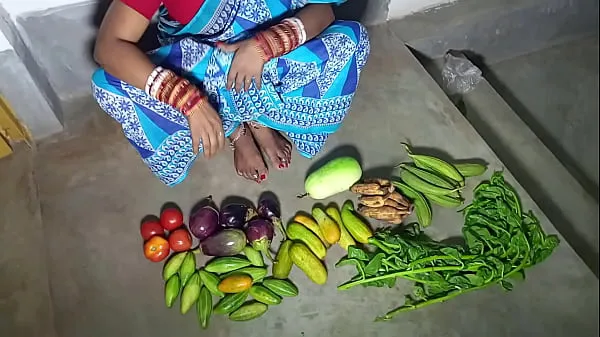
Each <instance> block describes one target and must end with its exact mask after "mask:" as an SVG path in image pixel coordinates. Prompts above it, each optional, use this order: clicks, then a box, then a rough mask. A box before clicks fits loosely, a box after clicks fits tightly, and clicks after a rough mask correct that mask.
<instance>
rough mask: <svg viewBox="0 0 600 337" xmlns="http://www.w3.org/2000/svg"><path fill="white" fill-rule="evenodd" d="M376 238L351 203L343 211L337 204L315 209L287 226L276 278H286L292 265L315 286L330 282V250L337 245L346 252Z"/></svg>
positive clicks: (278, 254)
mask: <svg viewBox="0 0 600 337" xmlns="http://www.w3.org/2000/svg"><path fill="white" fill-rule="evenodd" d="M372 235H373V233H372V230H371V228H370V227H369V225H368V224H367V223H365V222H364V221H362V219H360V218H359V217H358V216H357V215H356V214H355V213H354V206H353V205H352V202H351V201H349V200H348V201H346V202H345V203H344V205H343V206H342V209H341V211H340V209H339V208H338V206H337V205H336V204H334V203H331V204H329V205H328V206H327V207H323V206H321V205H315V206H314V207H313V208H312V211H311V214H310V215H308V214H305V213H302V212H299V213H297V214H296V215H295V216H294V218H293V220H292V221H291V222H290V223H289V224H288V226H287V240H284V241H283V242H282V243H281V246H280V248H279V251H278V252H277V256H276V258H275V262H274V264H273V275H274V276H275V277H280V278H286V277H287V276H288V275H289V273H290V271H291V270H292V267H293V265H296V266H297V267H298V268H300V269H301V270H302V271H303V272H304V273H305V274H306V275H307V276H308V278H309V279H310V280H311V281H312V282H314V283H316V284H320V285H321V284H325V283H326V282H327V276H328V275H327V270H326V269H325V266H324V264H323V260H324V259H325V256H326V255H327V249H328V248H329V247H331V246H332V245H334V244H338V245H340V246H341V247H342V248H344V249H348V247H352V246H354V245H355V244H356V241H358V242H361V243H367V242H368V240H369V238H370V237H371V236H372Z"/></svg>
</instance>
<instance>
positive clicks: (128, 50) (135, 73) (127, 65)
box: [94, 39, 155, 90]
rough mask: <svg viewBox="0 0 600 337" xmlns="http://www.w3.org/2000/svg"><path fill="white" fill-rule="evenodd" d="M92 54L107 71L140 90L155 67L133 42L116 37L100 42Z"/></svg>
mask: <svg viewBox="0 0 600 337" xmlns="http://www.w3.org/2000/svg"><path fill="white" fill-rule="evenodd" d="M94 56H95V59H96V62H98V63H99V64H100V66H101V67H102V68H104V70H106V71H107V72H108V73H110V74H111V75H113V76H115V77H117V78H119V79H120V80H122V81H124V82H127V83H128V84H131V85H133V86H134V87H136V88H139V89H142V90H143V89H144V87H145V85H146V81H147V79H148V76H149V75H150V73H151V72H152V70H153V69H154V67H155V65H154V64H153V63H152V62H151V61H150V60H149V59H148V56H146V54H144V53H143V52H142V51H141V50H140V49H139V48H138V47H137V46H136V45H135V44H133V43H131V42H127V41H123V40H118V39H114V40H113V41H106V42H104V43H100V44H99V45H98V47H97V48H96V52H95V55H94Z"/></svg>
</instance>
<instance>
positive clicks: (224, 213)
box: [219, 203, 256, 229]
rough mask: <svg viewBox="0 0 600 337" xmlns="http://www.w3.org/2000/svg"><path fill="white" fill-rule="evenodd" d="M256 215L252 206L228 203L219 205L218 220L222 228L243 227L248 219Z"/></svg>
mask: <svg viewBox="0 0 600 337" xmlns="http://www.w3.org/2000/svg"><path fill="white" fill-rule="evenodd" d="M255 216H256V210H255V209H254V207H251V206H246V205H244V204H235V203H234V204H228V205H225V206H223V207H221V212H220V214H219V220H220V224H221V227H223V228H239V229H241V228H243V227H244V224H246V223H247V222H248V221H250V219H252V218H254V217H255Z"/></svg>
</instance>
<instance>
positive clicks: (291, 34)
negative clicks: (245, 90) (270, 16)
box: [254, 17, 306, 62]
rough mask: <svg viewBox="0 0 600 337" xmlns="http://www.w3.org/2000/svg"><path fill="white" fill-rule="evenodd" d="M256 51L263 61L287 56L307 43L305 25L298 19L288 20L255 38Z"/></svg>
mask: <svg viewBox="0 0 600 337" xmlns="http://www.w3.org/2000/svg"><path fill="white" fill-rule="evenodd" d="M254 41H255V43H256V46H257V47H256V49H257V50H258V51H259V53H260V54H261V57H262V58H263V61H265V62H267V61H269V60H271V59H273V58H276V57H280V56H282V55H285V54H287V53H289V52H291V51H292V50H294V49H296V48H298V46H300V45H302V44H304V42H306V31H305V29H304V24H303V23H302V21H301V20H300V19H298V18H295V17H293V18H288V19H284V20H283V21H281V23H279V24H277V25H275V26H272V27H271V28H269V29H267V30H265V31H262V32H260V33H258V34H256V35H255V36H254Z"/></svg>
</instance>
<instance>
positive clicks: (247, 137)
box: [230, 126, 268, 183]
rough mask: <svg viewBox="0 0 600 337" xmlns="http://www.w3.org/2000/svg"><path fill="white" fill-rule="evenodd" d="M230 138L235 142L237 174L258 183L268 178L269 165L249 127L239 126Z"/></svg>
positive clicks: (234, 158)
mask: <svg viewBox="0 0 600 337" xmlns="http://www.w3.org/2000/svg"><path fill="white" fill-rule="evenodd" d="M244 130H245V131H244ZM230 140H231V141H232V143H233V144H234V152H233V161H234V165H235V170H236V172H237V174H238V175H240V176H242V177H244V178H246V179H248V180H253V181H256V182H257V183H261V182H262V181H264V180H265V179H267V173H268V169H267V165H266V164H265V161H264V160H263V157H262V155H261V153H260V151H259V150H258V148H257V147H256V144H255V143H254V138H253V137H252V133H251V132H250V130H249V127H244V126H242V127H239V128H238V129H237V130H236V131H235V132H234V133H233V134H232V135H231V137H230Z"/></svg>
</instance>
